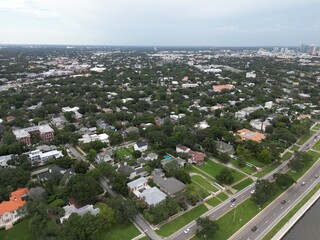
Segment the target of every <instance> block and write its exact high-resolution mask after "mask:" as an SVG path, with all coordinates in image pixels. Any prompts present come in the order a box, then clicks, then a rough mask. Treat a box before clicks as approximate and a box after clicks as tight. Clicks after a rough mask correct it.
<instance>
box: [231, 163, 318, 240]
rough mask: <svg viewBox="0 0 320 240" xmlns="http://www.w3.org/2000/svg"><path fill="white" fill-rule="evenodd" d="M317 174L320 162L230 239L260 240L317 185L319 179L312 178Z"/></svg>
mask: <svg viewBox="0 0 320 240" xmlns="http://www.w3.org/2000/svg"><path fill="white" fill-rule="evenodd" d="M319 174H320V162H317V163H316V165H315V166H314V167H313V168H312V170H311V171H309V172H308V173H307V174H306V175H305V176H304V177H303V178H302V179H301V180H300V181H298V182H297V183H296V184H295V185H294V186H292V187H291V188H290V189H289V190H288V191H286V192H285V193H284V194H283V195H281V197H280V199H279V200H276V201H274V202H273V203H271V204H270V205H269V206H268V207H267V208H266V209H265V210H264V211H263V212H261V213H260V214H259V215H258V216H256V218H254V219H253V221H251V222H250V223H249V224H247V225H246V226H245V227H244V228H242V229H241V230H240V231H239V232H238V233H237V234H236V235H234V236H233V238H231V239H233V240H236V239H237V240H253V239H254V240H257V239H262V238H263V237H264V236H265V235H266V234H267V233H268V232H269V231H270V230H271V229H272V227H273V226H274V225H275V224H277V223H278V222H279V221H280V220H281V219H282V218H283V217H284V216H285V215H286V214H287V213H288V212H289V211H290V210H291V209H292V207H293V206H294V205H295V204H297V203H298V202H299V201H300V200H301V199H302V198H303V197H304V196H305V195H306V194H307V193H308V192H309V191H310V190H311V189H312V188H313V187H314V186H315V185H316V184H317V183H319V178H315V177H314V176H315V175H319ZM302 182H306V185H305V186H302V184H301V183H302ZM282 200H286V203H285V204H282V203H281V201H282ZM253 226H256V227H257V228H258V229H257V230H256V231H255V232H253V231H251V228H252V227H253Z"/></svg>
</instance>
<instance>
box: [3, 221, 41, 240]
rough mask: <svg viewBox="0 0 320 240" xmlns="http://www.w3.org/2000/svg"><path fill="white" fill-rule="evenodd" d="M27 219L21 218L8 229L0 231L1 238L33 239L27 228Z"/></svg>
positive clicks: (6, 239)
mask: <svg viewBox="0 0 320 240" xmlns="http://www.w3.org/2000/svg"><path fill="white" fill-rule="evenodd" d="M28 225H29V219H26V220H23V221H22V222H19V223H17V224H15V225H14V227H13V228H11V229H9V230H1V231H0V239H1V240H33V239H35V237H34V236H33V235H32V234H31V232H29V229H28Z"/></svg>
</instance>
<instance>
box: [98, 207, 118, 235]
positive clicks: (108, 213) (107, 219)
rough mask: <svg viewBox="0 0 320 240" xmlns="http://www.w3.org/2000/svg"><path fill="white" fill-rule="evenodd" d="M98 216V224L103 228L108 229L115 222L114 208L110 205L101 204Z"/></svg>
mask: <svg viewBox="0 0 320 240" xmlns="http://www.w3.org/2000/svg"><path fill="white" fill-rule="evenodd" d="M98 218H99V225H101V226H103V227H104V228H105V229H108V228H110V227H111V226H112V225H113V224H114V223H115V222H116V213H115V210H113V209H112V208H111V207H108V206H103V207H101V208H100V213H99V215H98Z"/></svg>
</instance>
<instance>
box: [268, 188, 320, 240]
mask: <svg viewBox="0 0 320 240" xmlns="http://www.w3.org/2000/svg"><path fill="white" fill-rule="evenodd" d="M319 189H320V183H318V185H317V186H316V187H315V188H313V189H312V190H311V191H310V192H309V193H308V194H307V195H306V196H305V197H304V198H303V199H302V200H301V201H300V202H299V203H298V204H297V205H296V206H295V207H294V208H293V209H292V210H291V211H290V212H289V213H288V214H287V215H286V216H285V217H284V218H282V219H281V220H280V221H279V222H278V223H277V225H276V226H274V227H273V228H272V230H271V231H270V232H269V233H268V234H267V235H266V236H265V237H264V238H263V240H269V239H271V238H272V237H273V236H274V235H275V234H276V233H277V232H278V231H279V230H280V229H281V228H282V227H283V226H284V225H285V224H286V223H287V222H288V221H289V220H290V218H292V217H293V216H294V215H295V214H296V213H297V212H298V211H299V209H300V208H302V206H303V205H304V204H305V203H306V202H307V201H308V200H309V199H310V198H311V197H312V196H313V195H314V194H315V193H316V192H317V191H318V190H319Z"/></svg>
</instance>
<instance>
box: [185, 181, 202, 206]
mask: <svg viewBox="0 0 320 240" xmlns="http://www.w3.org/2000/svg"><path fill="white" fill-rule="evenodd" d="M183 196H184V197H185V199H186V201H187V202H188V203H189V204H191V205H192V206H194V205H196V203H197V202H199V201H201V200H202V199H203V198H205V197H206V196H207V192H206V190H204V189H203V188H198V187H196V186H194V185H190V184H188V185H187V186H186V188H185V189H184V191H183Z"/></svg>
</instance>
